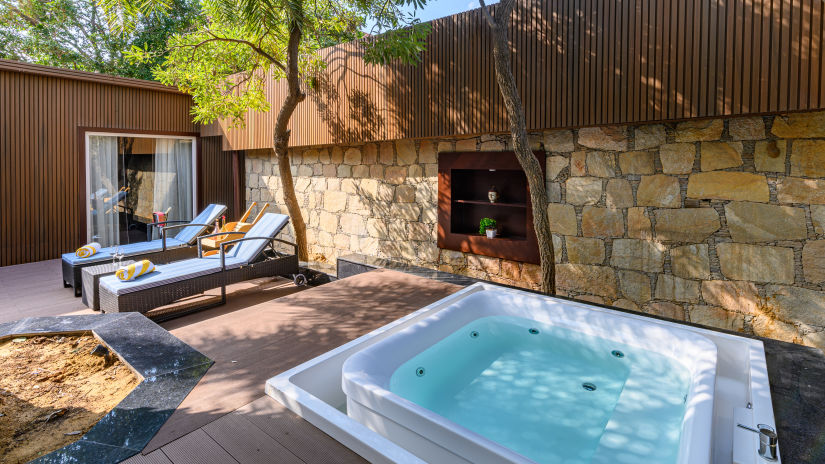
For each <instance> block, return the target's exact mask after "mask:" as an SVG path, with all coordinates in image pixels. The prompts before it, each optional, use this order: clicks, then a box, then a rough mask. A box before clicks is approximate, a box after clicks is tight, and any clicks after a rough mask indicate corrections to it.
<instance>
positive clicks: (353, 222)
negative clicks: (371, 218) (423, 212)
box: [338, 213, 416, 235]
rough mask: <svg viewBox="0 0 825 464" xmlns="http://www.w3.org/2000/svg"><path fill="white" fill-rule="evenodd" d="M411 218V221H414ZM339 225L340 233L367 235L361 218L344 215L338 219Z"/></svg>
mask: <svg viewBox="0 0 825 464" xmlns="http://www.w3.org/2000/svg"><path fill="white" fill-rule="evenodd" d="M414 219H416V218H413V219H411V220H414ZM338 220H339V222H340V223H341V232H343V233H345V234H351V235H367V222H366V219H365V218H364V217H363V216H359V215H357V214H352V213H345V214H342V215H341V217H340V218H339V219H338Z"/></svg>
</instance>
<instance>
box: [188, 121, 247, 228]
mask: <svg viewBox="0 0 825 464" xmlns="http://www.w3.org/2000/svg"><path fill="white" fill-rule="evenodd" d="M233 156H234V154H233V153H231V152H225V151H222V150H221V138H220V137H201V165H200V169H199V173H200V174H199V175H200V195H199V196H200V203H201V206H204V205H208V204H210V203H219V204H222V205H226V206H227V208H228V209H227V212H226V220H227V221H232V220H235V219H237V218H239V217H240V215H241V214H243V211H238V210H237V208H236V205H235V203H236V202H235V185H236V183H240V185H239V188H240V191H241V192H243V191H244V188H245V186H246V182H245V177H246V176H245V174H244V173H243V172H241V173H240V175H239V176H238V178H237V179H236V178H235V173H234V172H233V167H232V157H233ZM239 156H240V158H239V162H240V168H241V171H243V160H244V159H243V153H240V154H239Z"/></svg>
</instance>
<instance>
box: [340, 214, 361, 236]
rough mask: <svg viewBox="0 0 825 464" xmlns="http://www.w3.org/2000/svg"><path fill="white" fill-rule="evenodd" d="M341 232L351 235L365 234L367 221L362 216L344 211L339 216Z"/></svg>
mask: <svg viewBox="0 0 825 464" xmlns="http://www.w3.org/2000/svg"><path fill="white" fill-rule="evenodd" d="M339 221H340V222H341V232H343V233H345V234H351V235H366V234H367V223H366V219H364V217H362V216H359V215H357V214H352V213H344V214H342V215H341V217H340V218H339Z"/></svg>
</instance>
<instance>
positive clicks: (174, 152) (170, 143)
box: [152, 139, 193, 221]
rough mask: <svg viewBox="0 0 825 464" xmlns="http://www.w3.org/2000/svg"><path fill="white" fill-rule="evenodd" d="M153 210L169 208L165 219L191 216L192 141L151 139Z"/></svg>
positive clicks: (179, 218) (186, 219) (190, 217)
mask: <svg viewBox="0 0 825 464" xmlns="http://www.w3.org/2000/svg"><path fill="white" fill-rule="evenodd" d="M153 193H154V199H153V202H152V205H153V209H154V211H166V210H167V209H169V208H171V209H170V210H169V216H168V219H169V220H181V221H188V220H191V219H192V194H193V190H192V141H191V140H186V139H157V140H155V188H154V192H153Z"/></svg>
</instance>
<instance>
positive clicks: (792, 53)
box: [204, 0, 825, 150]
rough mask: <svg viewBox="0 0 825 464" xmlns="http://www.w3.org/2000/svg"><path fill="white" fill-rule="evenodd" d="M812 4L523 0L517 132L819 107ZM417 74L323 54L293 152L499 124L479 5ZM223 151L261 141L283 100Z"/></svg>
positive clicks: (273, 90)
mask: <svg viewBox="0 0 825 464" xmlns="http://www.w3.org/2000/svg"><path fill="white" fill-rule="evenodd" d="M824 12H825V10H823V1H822V0H522V1H521V2H520V5H519V7H518V9H517V11H516V12H515V14H514V15H513V20H512V21H511V29H510V37H511V40H512V46H513V51H514V56H513V69H514V74H515V77H516V81H517V82H518V85H519V90H520V92H521V96H522V100H523V101H524V105H525V110H526V116H527V123H528V126H529V128H530V129H536V130H537V129H547V128H561V127H578V126H591V125H605V124H619V123H636V122H646V121H662V120H678V119H686V118H696V117H710V116H722V115H737V114H755V113H770V112H783V111H799V110H811V109H820V108H823V107H825V96H823V82H822V81H823V79H822V76H823V75H825V60H823V57H822V50H823V37H824V36H825V34H823V31H824V29H825V21H824V20H823V13H824ZM432 25H433V32H432V34H431V35H430V37H429V39H428V42H429V44H428V48H427V51H426V53H424V56H423V61H422V63H421V64H419V65H418V66H417V67H412V66H403V65H391V66H387V67H378V66H367V65H365V64H364V63H363V61H362V60H361V52H360V50H359V47H358V45H357V44H354V43H347V44H342V45H339V46H335V47H332V48H329V49H325V50H323V51H322V52H321V56H322V57H323V58H324V59H325V60H326V61H327V63H328V68H327V69H326V72H325V73H324V75H323V76H322V79H321V80H320V85H319V89H318V91H313V92H311V93H310V96H309V98H307V100H306V101H305V102H304V103H302V104H301V105H299V108H298V110H297V112H296V114H295V116H294V117H293V120H292V124H291V128H292V138H291V145H292V146H302V145H322V144H333V143H347V142H352V143H355V142H364V141H375V140H385V139H401V138H418V137H437V136H449V135H462V134H478V133H488V132H503V131H506V130H507V126H506V120H505V117H504V113H503V108H502V101H501V97H500V96H499V92H498V87H497V86H496V82H495V75H494V72H493V63H492V45H491V37H490V34H489V32H488V27H487V24H486V23H485V22H484V20H483V17H482V15H481V11H480V10H473V11H469V12H466V13H462V14H458V15H455V16H450V17H447V18H443V19H439V20H436V21H434V22H433V23H432ZM267 88H268V92H269V98H270V101H271V102H272V103H273V111H271V112H270V113H264V114H252V115H250V117H249V124H248V126H247V127H246V128H245V129H237V130H228V129H226V125H225V124H222V123H217V124H213V125H211V126H209V127H205V128H204V134H208V135H220V134H225V135H226V141H225V144H224V148H225V149H230V148H231V149H236V150H238V149H247V148H268V147H271V146H272V133H271V131H272V122H273V119H274V117H275V114H276V112H277V108H278V106H279V105H280V102H281V101H282V100H283V97H284V86H283V85H282V83H281V82H273V81H272V80H270V82H268V85H267Z"/></svg>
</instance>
